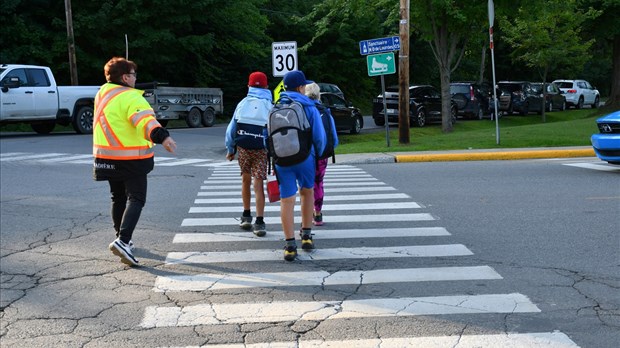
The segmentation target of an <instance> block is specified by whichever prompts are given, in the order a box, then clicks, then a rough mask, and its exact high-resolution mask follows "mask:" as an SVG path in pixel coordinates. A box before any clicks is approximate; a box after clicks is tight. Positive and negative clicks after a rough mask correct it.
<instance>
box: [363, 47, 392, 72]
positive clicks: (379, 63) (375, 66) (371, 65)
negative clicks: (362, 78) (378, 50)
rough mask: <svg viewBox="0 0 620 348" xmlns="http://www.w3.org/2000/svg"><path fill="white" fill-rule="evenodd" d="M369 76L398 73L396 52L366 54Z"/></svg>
mask: <svg viewBox="0 0 620 348" xmlns="http://www.w3.org/2000/svg"><path fill="white" fill-rule="evenodd" d="M366 65H367V66H368V76H379V75H389V74H394V73H396V63H395V61H394V52H390V53H382V54H373V55H370V56H366Z"/></svg>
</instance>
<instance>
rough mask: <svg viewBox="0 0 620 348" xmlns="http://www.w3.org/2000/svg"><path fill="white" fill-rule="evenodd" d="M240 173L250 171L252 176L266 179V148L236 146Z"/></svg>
mask: <svg viewBox="0 0 620 348" xmlns="http://www.w3.org/2000/svg"><path fill="white" fill-rule="evenodd" d="M237 153H238V157H237V158H238V161H239V168H241V173H250V175H251V176H252V177H253V178H256V179H263V180H267V149H259V150H246V149H244V148H241V147H237Z"/></svg>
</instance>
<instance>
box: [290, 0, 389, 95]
mask: <svg viewBox="0 0 620 348" xmlns="http://www.w3.org/2000/svg"><path fill="white" fill-rule="evenodd" d="M381 17H382V16H381V13H380V9H378V8H377V7H376V3H375V1H372V0H325V1H322V2H317V3H316V4H315V5H314V6H313V8H312V11H311V12H310V13H308V14H307V15H305V16H304V17H303V18H302V19H301V21H300V23H299V24H300V25H301V28H307V29H309V30H308V34H309V37H308V41H306V42H303V43H301V46H300V49H299V51H300V54H303V57H304V58H305V61H304V62H303V65H304V67H305V68H304V69H307V72H308V76H309V78H312V79H313V80H316V81H324V82H331V83H335V84H337V85H339V86H340V87H341V88H342V89H343V90H344V91H345V96H346V97H347V98H351V97H352V98H354V99H356V100H360V99H362V98H364V99H370V98H372V96H373V95H376V94H375V92H376V91H375V88H374V87H373V86H374V81H373V79H372V78H369V77H368V75H367V74H366V72H367V68H366V59H365V57H364V56H361V55H360V53H359V41H360V40H366V39H372V38H377V37H381V36H382V35H383V28H382V21H381ZM394 29H395V30H397V27H396V26H394ZM298 44H300V43H299V42H298ZM300 61H301V59H300Z"/></svg>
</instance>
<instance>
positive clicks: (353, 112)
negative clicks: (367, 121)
mask: <svg viewBox="0 0 620 348" xmlns="http://www.w3.org/2000/svg"><path fill="white" fill-rule="evenodd" d="M321 103H323V105H325V106H326V107H328V108H329V110H330V111H331V113H332V116H333V117H334V123H335V124H336V130H337V131H349V132H350V133H351V134H359V132H360V131H361V130H362V128H364V117H363V116H362V112H361V111H360V109H358V108H356V107H355V106H353V105H352V104H351V103H350V102H349V101H347V100H346V99H344V98H342V97H341V96H339V95H337V94H334V93H321Z"/></svg>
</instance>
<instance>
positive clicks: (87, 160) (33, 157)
mask: <svg viewBox="0 0 620 348" xmlns="http://www.w3.org/2000/svg"><path fill="white" fill-rule="evenodd" d="M154 159H155V166H160V167H174V166H196V167H204V166H214V167H216V166H220V165H229V164H230V162H228V161H226V160H222V161H221V162H214V161H213V160H211V159H206V158H175V157H165V156H155V158H154ZM0 162H25V163H29V162H32V163H45V164H62V163H68V164H89V165H92V164H93V156H92V154H81V155H80V154H70V153H44V154H37V153H27V152H9V153H2V154H0ZM237 174H238V173H237Z"/></svg>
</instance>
